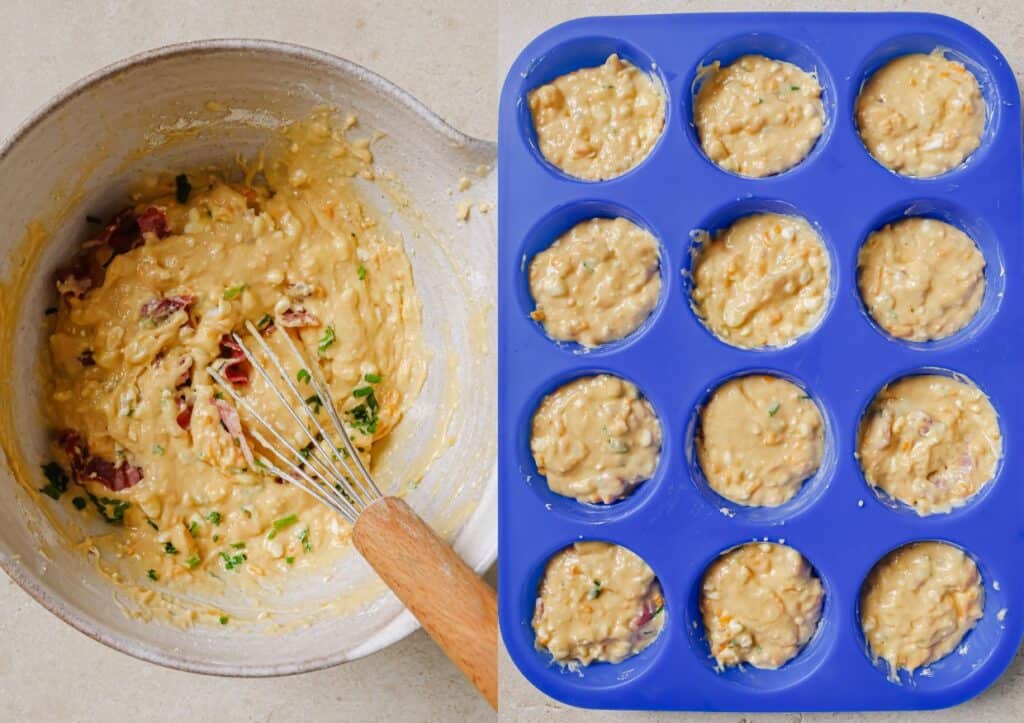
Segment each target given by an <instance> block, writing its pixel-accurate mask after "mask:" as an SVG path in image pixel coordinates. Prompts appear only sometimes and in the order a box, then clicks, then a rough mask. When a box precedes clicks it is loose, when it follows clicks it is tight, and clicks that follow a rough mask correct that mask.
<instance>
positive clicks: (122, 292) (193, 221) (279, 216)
mask: <svg viewBox="0 0 1024 723" xmlns="http://www.w3.org/2000/svg"><path fill="white" fill-rule="evenodd" d="M278 142H279V143H278V144H279V145H280V148H277V147H276V146H275V148H272V149H269V150H268V156H267V157H268V158H272V159H274V160H273V161H272V162H270V163H268V164H267V165H266V166H265V167H264V166H261V167H259V168H258V169H251V172H250V174H249V175H248V176H247V177H246V178H244V179H242V180H239V181H237V182H227V181H226V180H225V179H224V178H222V177H220V176H218V175H213V174H198V173H196V174H190V175H188V176H186V175H180V176H178V177H177V178H176V179H171V178H167V179H162V180H161V181H159V182H157V184H156V187H155V188H153V189H150V190H151V191H152V193H151V194H150V193H148V192H147V193H146V195H145V196H144V197H145V198H148V199H149V200H146V201H145V202H139V203H137V204H135V205H134V206H132V207H130V208H128V209H126V210H125V211H123V212H122V213H121V214H119V215H118V216H117V217H116V218H115V219H114V220H113V221H111V222H110V224H109V225H106V226H99V227H98V228H97V232H96V235H95V236H94V238H93V239H91V240H90V241H88V242H86V243H85V245H84V246H83V249H82V251H81V253H80V254H79V255H78V256H77V257H76V258H75V259H74V260H73V261H72V263H71V264H70V265H69V266H68V267H66V268H64V269H62V270H61V271H60V272H59V274H58V282H57V288H58V290H59V291H60V293H61V302H60V305H59V308H58V309H57V311H56V314H55V316H54V319H55V321H54V328H53V331H52V334H51V336H50V343H49V352H50V354H49V356H50V368H51V371H50V379H49V384H50V388H49V391H48V396H47V400H46V405H45V406H46V410H45V411H46V413H47V416H48V418H49V420H50V422H51V424H52V425H53V427H54V429H55V443H54V452H55V458H56V460H57V462H54V463H51V464H49V465H47V475H48V477H49V478H50V486H49V487H48V488H44V490H43V491H44V492H46V493H47V494H49V495H50V496H51V497H54V498H60V497H63V500H64V503H65V504H66V503H67V502H68V501H70V502H71V503H72V504H73V505H74V507H75V508H77V509H78V510H79V511H80V514H82V515H99V517H101V518H102V519H103V520H105V521H106V522H108V523H110V528H109V533H110V534H108V535H105V536H102V544H109V545H111V546H112V549H113V550H114V551H115V554H116V555H117V556H118V557H120V558H121V559H122V560H124V561H125V563H126V565H127V568H128V569H129V570H130V571H131V572H132V573H133V574H134V575H135V576H136V577H137V579H138V580H144V581H146V582H145V584H150V582H149V581H152V582H158V583H159V584H160V585H161V586H176V587H178V588H182V589H187V590H188V593H189V594H191V593H196V594H199V593H200V591H203V590H206V589H207V588H212V591H213V592H216V590H219V589H224V588H225V587H226V586H239V585H245V584H247V583H252V584H255V583H257V582H261V581H266V580H268V579H269V578H271V577H272V576H281V575H285V574H288V572H289V571H290V570H293V569H295V568H299V567H302V568H309V567H311V566H313V565H314V564H316V563H317V562H318V561H323V560H325V559H327V558H328V557H329V556H330V555H331V554H332V550H338V549H341V548H342V546H343V545H344V544H345V543H346V541H347V539H348V535H349V528H348V526H347V524H346V523H345V522H344V521H343V520H342V518H341V517H340V516H338V515H337V514H336V513H334V512H333V511H331V510H330V509H329V508H327V507H326V506H324V505H322V504H320V503H318V502H316V501H315V500H313V499H312V498H311V497H308V496H307V495H305V494H304V493H302V492H301V491H300V490H299V489H297V488H294V487H292V486H290V485H288V484H281V483H279V482H278V481H277V480H275V479H274V477H273V476H271V475H268V473H267V471H266V466H265V465H264V463H263V459H264V458H266V459H271V460H272V459H273V457H270V456H268V455H267V454H266V453H265V451H264V450H262V449H261V448H260V447H259V446H258V445H257V444H256V442H255V441H254V440H252V439H251V438H249V437H248V435H247V434H246V433H245V432H244V431H243V430H246V429H249V428H251V427H252V424H249V423H248V420H247V419H246V413H245V412H244V410H242V409H239V408H236V407H235V405H234V403H233V402H231V401H230V400H229V399H228V398H226V395H223V394H222V393H220V392H219V391H218V390H217V389H216V387H215V386H214V385H213V382H212V380H211V379H210V378H209V376H208V375H207V373H206V371H205V369H206V367H207V366H208V365H209V364H215V365H217V366H218V367H220V370H221V373H222V374H223V375H224V376H225V377H227V379H228V380H229V381H230V382H232V383H233V385H234V386H235V388H236V389H237V390H238V392H239V393H240V394H242V395H243V396H245V397H247V398H248V399H249V400H250V401H251V402H252V403H253V404H254V405H255V406H256V407H257V408H258V409H259V410H260V411H261V412H262V414H263V415H264V416H265V417H266V418H269V419H271V420H273V421H274V424H275V426H277V427H278V428H280V429H285V430H287V429H292V430H293V434H294V437H293V442H297V444H296V446H297V447H303V446H304V445H305V443H306V441H307V440H306V439H305V437H304V436H303V435H301V434H300V432H299V430H298V429H297V427H295V426H294V425H293V423H292V422H291V420H290V418H289V417H288V416H287V412H286V411H285V410H284V408H283V407H281V406H279V404H278V402H277V401H276V399H275V398H274V397H273V396H272V393H271V391H270V390H269V389H268V388H267V386H266V384H265V382H264V381H263V379H262V378H261V377H260V376H259V375H257V374H255V373H253V370H252V369H251V368H250V365H249V364H248V362H247V361H245V360H244V358H242V356H241V352H240V349H239V348H238V347H237V346H236V345H235V343H234V342H233V341H232V340H231V338H230V336H229V334H230V332H231V331H232V330H237V329H239V328H240V327H241V326H242V324H243V322H244V321H245V320H251V321H253V323H255V324H256V325H257V326H258V327H259V329H261V331H262V333H263V335H264V337H265V339H266V341H267V342H268V343H269V344H270V345H271V346H272V347H273V348H274V349H275V351H276V352H277V353H278V354H279V355H280V357H281V358H283V359H288V358H289V354H288V352H287V351H286V350H285V347H284V339H283V337H284V335H285V334H293V335H294V338H296V339H297V340H298V341H299V343H300V344H302V345H303V346H304V347H305V348H306V356H307V359H309V360H316V361H315V363H317V364H318V365H319V368H320V371H321V372H322V374H323V375H324V377H325V379H326V381H327V384H328V386H329V387H330V390H331V393H332V395H333V396H334V399H335V401H336V403H337V404H338V407H339V408H338V413H339V415H340V416H341V418H342V419H343V420H344V422H345V423H346V426H347V429H348V433H349V434H350V436H351V438H352V441H353V444H354V445H355V446H356V447H357V448H358V449H359V450H361V454H362V455H363V457H364V460H365V461H366V462H367V463H369V462H370V459H371V452H372V449H373V445H374V443H375V442H376V441H378V440H380V439H382V438H384V437H386V436H387V435H388V433H389V432H390V431H391V429H392V428H393V427H394V426H395V425H396V424H397V423H398V421H399V419H400V418H401V416H402V413H403V411H404V410H405V409H406V408H407V407H408V406H409V404H410V403H411V402H412V400H413V399H414V398H415V397H416V395H417V394H418V393H419V390H420V387H421V385H422V383H423V380H424V375H425V370H426V362H425V353H424V350H423V348H422V341H421V322H420V301H419V298H418V296H417V293H416V290H415V288H414V286H413V278H412V270H411V267H410V265H409V261H408V259H407V257H406V255H405V252H404V251H403V248H402V245H401V240H400V238H398V237H395V236H394V235H393V234H391V233H390V232H389V231H388V230H387V229H386V228H385V227H383V226H382V225H381V224H380V222H379V221H378V220H377V219H376V218H375V217H374V216H372V215H371V214H370V211H369V209H368V207H367V206H366V203H365V201H364V200H363V199H362V197H361V196H360V195H359V194H358V192H357V191H356V188H355V186H354V182H353V180H352V179H351V178H350V177H351V176H354V175H357V174H368V173H371V167H370V165H369V164H370V161H371V155H370V150H369V146H368V142H351V143H350V142H349V141H347V140H346V139H345V138H344V136H342V135H341V133H340V132H339V131H335V130H334V129H333V128H332V127H331V125H330V122H329V117H328V116H327V114H326V112H325V113H322V114H318V115H317V116H315V117H314V118H313V119H312V120H311V121H309V122H306V123H302V124H297V125H294V126H292V127H290V128H288V129H287V130H286V131H285V132H284V133H283V134H282V136H281V137H280V138H279V139H278ZM257 171H259V172H260V174H259V176H260V180H257V176H256V173H257ZM262 179H265V181H264V180H262ZM165 194H166V195H165ZM305 379H306V380H307V381H304V377H303V376H302V375H301V373H300V374H299V376H298V377H297V384H298V386H299V387H300V389H301V388H302V387H303V386H307V385H308V376H307V377H306V378H305ZM310 393H312V392H310ZM307 403H308V404H310V406H312V407H314V409H319V408H320V403H319V400H318V399H316V398H315V396H314V397H311V399H310V400H308V401H307ZM323 413H326V412H323ZM69 481H70V482H74V483H77V484H74V485H71V486H69V484H68V483H69ZM64 492H67V494H66V495H65V494H63V493H64ZM72 514H75V513H74V511H72ZM147 578H148V580H146V579H147Z"/></svg>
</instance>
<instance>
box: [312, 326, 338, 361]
mask: <svg viewBox="0 0 1024 723" xmlns="http://www.w3.org/2000/svg"><path fill="white" fill-rule="evenodd" d="M333 343H334V324H328V326H327V328H326V329H324V335H323V336H322V337H320V343H319V344H317V347H316V348H317V351H318V352H320V354H321V356H322V355H323V354H325V353H326V352H327V350H328V349H330V347H331V345H332V344H333Z"/></svg>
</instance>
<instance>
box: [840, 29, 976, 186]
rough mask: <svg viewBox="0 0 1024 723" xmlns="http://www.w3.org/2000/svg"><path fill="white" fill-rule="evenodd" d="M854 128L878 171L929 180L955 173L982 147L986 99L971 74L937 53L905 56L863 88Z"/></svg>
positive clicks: (959, 64) (960, 64)
mask: <svg viewBox="0 0 1024 723" xmlns="http://www.w3.org/2000/svg"><path fill="white" fill-rule="evenodd" d="M857 128H858V130H859V131H860V137H861V140H863V141H864V145H865V146H866V147H867V149H868V151H869V152H870V153H871V155H872V156H874V157H875V160H877V161H878V162H879V163H881V164H882V165H883V166H885V167H886V168H889V169H890V170H893V171H896V172H897V173H900V174H903V175H905V176H917V177H921V178H929V177H932V176H938V175H940V174H942V173H945V172H946V171H949V170H951V169H953V168H956V167H957V166H959V165H960V164H961V163H963V162H964V160H965V159H966V158H967V157H968V156H969V155H970V154H971V153H973V152H974V150H975V149H976V148H977V147H978V146H979V145H980V144H981V134H982V132H983V131H984V130H985V100H984V98H983V97H982V95H981V88H980V87H979V86H978V79H977V78H975V77H974V74H973V73H971V72H970V71H969V70H967V68H965V67H964V65H963V63H960V62H958V61H956V60H950V59H949V58H947V57H945V55H944V53H943V51H942V50H941V49H936V50H935V51H934V52H932V53H930V54H928V55H925V54H923V53H914V54H911V55H904V56H902V57H900V58H896V59H895V60H893V61H892V62H890V63H889V64H888V65H886V66H885V67H883V68H882V69H881V70H879V71H877V72H876V73H875V74H874V75H872V76H871V78H870V79H869V80H868V82H867V83H865V84H864V88H863V89H862V90H861V92H860V96H859V97H858V98H857Z"/></svg>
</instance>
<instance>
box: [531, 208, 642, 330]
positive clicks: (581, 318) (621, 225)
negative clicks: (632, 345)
mask: <svg viewBox="0 0 1024 723" xmlns="http://www.w3.org/2000/svg"><path fill="white" fill-rule="evenodd" d="M659 266H660V253H659V251H658V242H657V241H655V239H654V237H653V236H652V235H651V234H650V233H648V232H647V231H645V230H644V229H642V228H640V227H639V226H637V225H636V224H634V223H632V222H630V221H627V220H626V219H624V218H594V219H590V220H589V221H584V222H582V223H579V224H577V225H576V226H574V227H573V228H571V229H570V230H569V231H568V232H567V233H565V234H563V235H562V236H561V237H560V238H559V239H558V240H557V241H555V242H554V243H553V244H551V246H549V247H548V248H547V249H545V250H544V251H541V252H540V253H539V254H537V255H536V256H535V257H534V259H533V261H531V262H530V294H531V295H532V296H533V300H534V303H535V304H536V307H537V308H536V309H535V310H534V311H533V312H531V314H530V316H531V317H532V318H533V319H534V320H536V321H539V322H540V323H541V324H543V325H544V330H545V331H546V332H547V333H548V335H549V336H551V337H552V338H553V339H558V340H559V341H574V342H577V343H579V344H582V345H583V346H598V345H600V344H606V343H608V342H610V341H615V340H616V339H621V338H622V337H624V336H626V335H628V334H629V333H631V332H633V331H635V330H636V329H637V328H638V327H639V326H640V325H641V324H643V323H644V321H645V320H646V319H647V317H648V316H650V314H651V311H652V310H653V309H654V306H655V304H657V303H658V295H659V294H660V293H661V276H660V274H659V273H658V268H659Z"/></svg>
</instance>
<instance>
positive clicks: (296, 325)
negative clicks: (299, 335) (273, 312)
mask: <svg viewBox="0 0 1024 723" xmlns="http://www.w3.org/2000/svg"><path fill="white" fill-rule="evenodd" d="M278 323H279V324H280V325H281V326H286V327H289V328H293V329H301V328H302V327H306V326H320V320H319V319H318V318H316V316H315V315H314V314H312V313H311V312H308V311H306V310H305V309H303V308H302V307H299V308H297V309H288V310H286V311H285V312H284V313H283V314H281V316H279V317H278Z"/></svg>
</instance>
